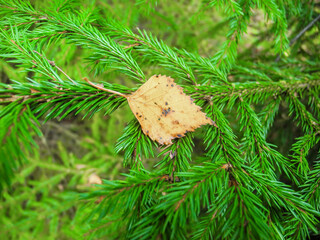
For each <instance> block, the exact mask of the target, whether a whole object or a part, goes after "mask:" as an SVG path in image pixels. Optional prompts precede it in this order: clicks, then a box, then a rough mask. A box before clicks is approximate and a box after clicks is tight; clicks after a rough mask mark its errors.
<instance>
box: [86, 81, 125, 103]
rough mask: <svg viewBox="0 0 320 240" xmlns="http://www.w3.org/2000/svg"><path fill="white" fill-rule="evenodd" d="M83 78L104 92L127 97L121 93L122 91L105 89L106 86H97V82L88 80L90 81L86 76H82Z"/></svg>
mask: <svg viewBox="0 0 320 240" xmlns="http://www.w3.org/2000/svg"><path fill="white" fill-rule="evenodd" d="M83 80H85V81H86V82H87V83H89V84H90V85H91V86H93V87H95V88H97V89H100V90H102V91H105V92H109V93H113V94H116V95H118V96H121V97H124V98H128V96H127V95H125V94H122V93H120V92H117V91H113V90H111V89H106V88H104V87H102V86H99V85H97V84H94V83H93V82H90V81H89V80H88V78H86V77H84V78H83Z"/></svg>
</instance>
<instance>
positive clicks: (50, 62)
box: [33, 50, 76, 84]
mask: <svg viewBox="0 0 320 240" xmlns="http://www.w3.org/2000/svg"><path fill="white" fill-rule="evenodd" d="M33 52H35V53H36V54H38V55H39V56H41V57H43V58H44V59H46V60H47V61H48V63H49V64H50V65H51V66H52V67H55V68H56V69H58V70H59V71H60V72H61V73H62V74H63V75H65V76H66V77H67V78H68V79H69V80H70V81H71V82H72V83H73V84H76V82H75V81H73V80H72V79H71V78H70V77H69V76H68V74H66V73H65V72H64V71H63V70H62V69H61V68H59V67H58V66H57V65H56V64H55V62H54V61H51V60H49V59H47V58H46V57H44V56H43V55H42V54H41V53H39V52H37V51H36V50H33Z"/></svg>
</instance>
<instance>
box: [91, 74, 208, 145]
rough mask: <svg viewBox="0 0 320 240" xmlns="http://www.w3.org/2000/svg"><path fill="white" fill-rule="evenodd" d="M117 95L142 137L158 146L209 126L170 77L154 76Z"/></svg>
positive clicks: (195, 106)
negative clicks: (137, 122)
mask: <svg viewBox="0 0 320 240" xmlns="http://www.w3.org/2000/svg"><path fill="white" fill-rule="evenodd" d="M86 81H87V82H89V81H88V80H86ZM89 83H90V82H89ZM90 84H91V85H93V84H92V83H90ZM94 86H95V87H97V86H96V85H94ZM99 89H101V87H99ZM102 90H107V89H102ZM110 91H111V90H110ZM113 93H114V91H113ZM118 95H120V94H118ZM121 96H123V97H126V98H127V100H128V103H129V106H130V108H131V110H132V112H133V114H134V115H135V116H136V118H137V119H138V121H139V123H140V125H141V128H142V131H143V132H144V134H146V135H148V136H149V137H150V138H151V139H152V140H155V141H157V142H158V143H160V144H166V145H168V144H172V139H174V138H181V137H183V136H185V134H186V133H187V132H191V131H194V130H195V129H196V128H198V127H200V126H201V125H205V124H211V125H212V124H213V121H212V120H211V119H210V118H208V117H206V115H205V114H204V113H203V112H201V108H200V107H199V106H197V105H196V104H195V103H194V102H193V99H191V98H190V97H189V96H187V95H186V94H185V93H184V92H183V88H182V87H180V86H179V85H177V84H175V83H174V80H173V79H172V78H170V77H166V76H161V75H154V76H152V77H151V78H150V79H149V80H148V81H147V82H146V83H144V84H143V85H142V86H141V87H140V88H139V89H138V90H137V91H135V92H134V93H132V94H130V95H128V96H127V95H123V94H121Z"/></svg>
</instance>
